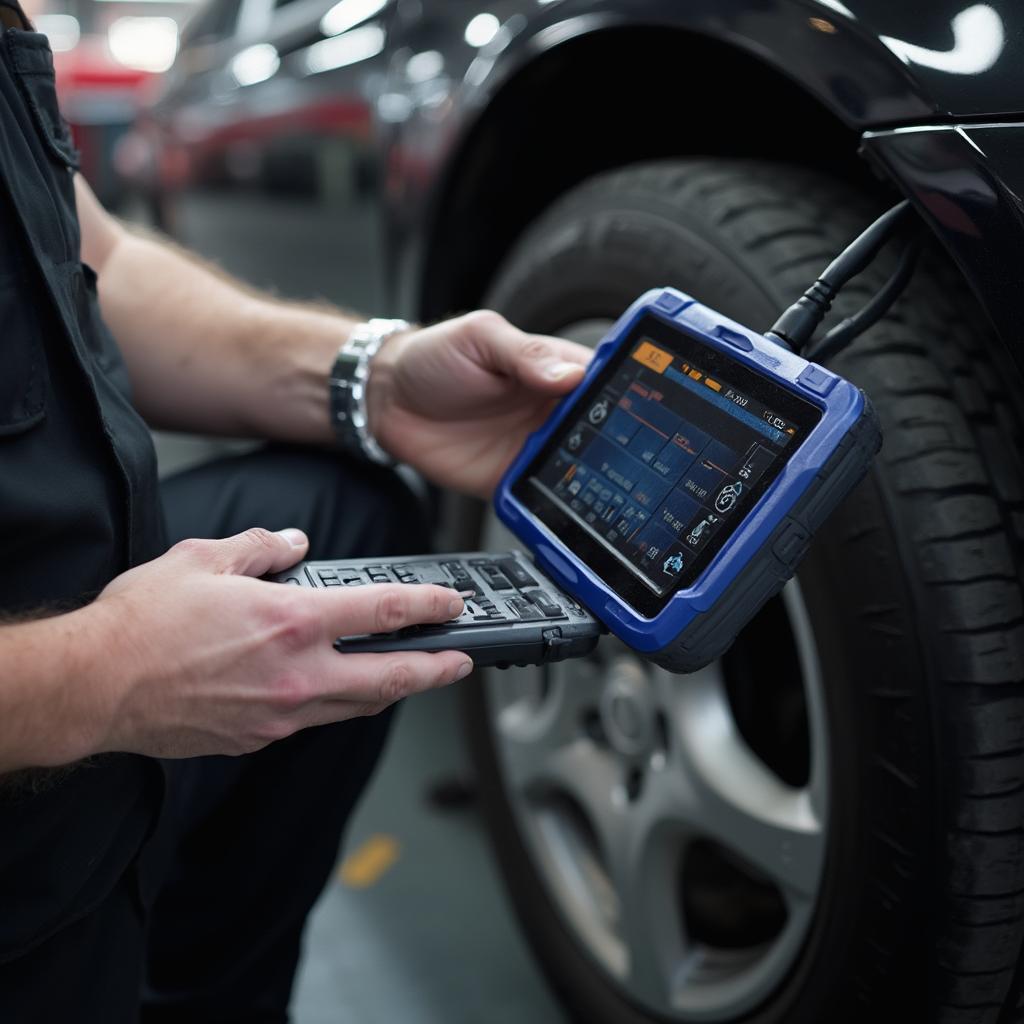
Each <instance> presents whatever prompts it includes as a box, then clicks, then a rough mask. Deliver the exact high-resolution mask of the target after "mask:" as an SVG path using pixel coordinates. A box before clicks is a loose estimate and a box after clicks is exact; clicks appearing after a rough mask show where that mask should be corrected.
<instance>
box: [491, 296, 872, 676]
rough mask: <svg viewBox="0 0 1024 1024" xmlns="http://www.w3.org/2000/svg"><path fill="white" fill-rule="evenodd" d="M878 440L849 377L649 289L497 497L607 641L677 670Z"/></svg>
mask: <svg viewBox="0 0 1024 1024" xmlns="http://www.w3.org/2000/svg"><path fill="white" fill-rule="evenodd" d="M880 443H881V434H880V431H879V427H878V421H877V418H876V416H875V414H874V412H873V410H872V408H871V404H870V402H869V401H868V399H867V398H866V396H865V395H864V394H863V392H861V391H860V390H859V389H858V388H856V387H855V386H854V385H853V384H851V383H849V382H848V381H846V380H844V379H843V378H841V377H839V376H837V375H836V374H834V373H832V372H830V371H829V370H826V369H824V368H823V367H821V366H818V365H816V364H814V363H809V362H807V360H805V359H802V358H801V357H800V356H798V355H796V354H794V353H792V352H790V351H788V350H787V349H786V348H784V347H783V346H781V345H779V344H778V343H777V342H774V341H770V340H768V339H767V338H766V337H764V336H763V335H760V334H758V333H756V332H754V331H750V330H748V329H747V328H745V327H743V326H741V325H740V324H738V323H736V322H734V321H732V320H730V319H728V318H727V317H723V316H721V315H720V314H718V313H715V312H713V311H712V310H710V309H708V308H707V307H706V306H702V305H701V304H700V303H698V302H696V301H695V300H694V299H692V298H690V297H689V296H687V295H684V294H682V293H681V292H678V291H675V290H673V289H671V288H664V289H661V290H656V291H652V292H648V293H647V294H646V295H644V296H642V297H641V298H640V299H639V300H637V302H635V303H634V304H633V305H632V306H631V307H630V309H629V310H627V312H626V313H625V314H624V315H623V317H622V318H621V319H620V320H619V322H618V323H617V324H616V326H615V328H614V329H613V330H612V332H611V333H610V334H609V335H608V336H607V337H606V338H605V340H604V341H602V342H601V344H600V345H599V346H598V348H597V351H596V353H595V355H594V360H593V362H592V363H591V365H590V367H589V369H588V371H587V374H586V377H585V378H584V380H583V381H582V383H581V384H580V386H579V387H578V388H577V389H576V391H575V392H574V393H573V394H572V395H571V396H570V397H569V398H568V399H567V400H566V401H564V402H563V403H562V404H561V405H560V406H559V407H558V409H557V410H556V411H555V413H554V414H553V415H552V417H551V418H550V420H549V421H548V422H547V423H546V424H545V425H544V427H543V428H542V429H541V430H540V431H538V432H537V433H536V434H535V435H533V436H532V437H531V438H530V440H529V441H528V442H527V444H526V445H525V447H524V448H523V450H522V452H521V453H520V454H519V456H518V457H517V458H516V460H515V462H514V463H513V464H512V466H511V467H510V468H509V470H508V472H507V474H506V475H505V478H504V479H503V481H502V483H501V485H500V487H499V488H498V493H497V495H496V498H495V507H496V509H497V513H498V516H499V517H500V518H501V520H502V521H503V522H504V523H505V525H506V526H507V527H508V528H509V529H510V530H511V531H512V532H513V533H514V534H515V535H516V536H517V537H518V538H519V539H520V540H521V541H522V542H523V544H524V545H525V547H526V548H528V549H529V551H530V552H531V553H532V554H533V556H534V558H535V560H536V564H537V565H538V567H539V568H541V569H542V570H543V571H544V572H545V573H547V574H548V575H549V576H550V577H551V578H552V579H553V580H554V581H555V582H556V583H557V584H558V585H559V586H560V587H561V588H562V589H564V590H565V591H566V592H567V593H569V594H571V595H572V596H573V597H574V598H575V599H577V600H578V601H579V602H580V603H581V604H582V605H583V606H584V607H586V608H587V609H589V610H590V611H591V612H592V613H593V614H594V615H595V616H596V617H597V618H598V619H600V620H601V622H602V623H603V624H604V625H605V626H607V628H608V629H609V630H610V631H611V632H612V633H614V634H615V635H616V636H618V637H619V638H620V639H621V640H623V641H624V642H625V643H626V644H628V645H629V646H630V647H631V648H633V649H634V650H636V651H638V652H640V653H642V654H644V655H646V656H647V657H648V658H650V659H651V660H652V661H654V662H656V663H658V664H660V665H662V666H664V667H665V668H668V669H671V670H673V671H678V672H690V671H694V670H695V669H698V668H701V667H702V666H704V665H706V664H707V663H708V662H710V661H712V660H713V659H715V658H717V657H718V656H719V655H721V654H722V653H723V652H724V651H725V650H726V648H727V647H728V646H729V645H730V644H731V642H732V641H733V639H734V638H735V637H736V634H737V633H739V631H740V630H741V629H742V628H743V627H744V626H745V625H746V624H747V622H749V621H750V619H751V618H752V617H753V616H754V614H755V613H756V612H757V610H758V609H759V608H760V607H761V606H762V605H763V604H764V603H765V601H767V600H768V598H770V597H771V596H772V595H773V594H775V593H777V592H778V591H779V590H780V589H781V587H782V586H783V584H784V583H785V582H786V581H787V580H788V579H789V578H790V577H791V576H792V575H793V572H794V570H795V569H796V566H797V564H798V563H799V561H800V559H801V558H802V557H803V555H804V553H805V552H806V550H807V547H808V545H809V543H810V541H811V538H812V537H813V536H814V534H815V532H816V531H817V530H818V529H819V528H820V527H821V526H822V524H823V523H824V522H825V520H826V518H827V517H828V515H829V513H830V512H831V511H832V510H833V509H834V508H835V507H836V505H838V504H839V502H840V501H842V499H843V498H844V497H845V496H846V495H847V494H848V493H849V491H850V490H851V489H852V488H853V486H854V485H855V484H856V483H857V482H858V481H859V480H860V479H861V477H862V476H863V475H864V473H865V472H866V470H867V468H868V466H869V465H870V463H871V460H872V458H873V457H874V455H875V453H876V452H877V451H878V448H879V446H880Z"/></svg>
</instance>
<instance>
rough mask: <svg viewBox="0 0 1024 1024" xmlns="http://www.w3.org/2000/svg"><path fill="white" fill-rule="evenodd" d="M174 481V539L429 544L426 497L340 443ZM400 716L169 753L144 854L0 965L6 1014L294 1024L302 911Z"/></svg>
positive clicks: (317, 549)
mask: <svg viewBox="0 0 1024 1024" xmlns="http://www.w3.org/2000/svg"><path fill="white" fill-rule="evenodd" d="M162 494H163V500H164V506H165V512H166V516H167V521H168V527H169V536H170V539H171V541H172V542H173V541H175V540H179V539H181V538H184V537H224V536H229V535H231V534H233V533H237V532H239V531H241V530H243V529H246V528H248V527H250V526H264V527H266V528H268V529H271V530H277V529H281V528H283V527H285V526H298V527H300V528H302V529H304V530H305V531H306V532H307V533H308V534H309V537H310V541H311V547H310V557H311V558H316V557H320V558H328V557H335V556H348V555H358V556H363V555H366V556H372V555H386V554H408V553H414V552H416V551H424V550H427V547H426V545H427V542H428V536H427V535H428V527H427V524H426V522H425V519H426V516H425V513H424V510H423V507H422V505H421V504H420V503H419V502H418V501H417V500H416V499H415V498H414V497H413V496H412V494H411V493H410V491H409V490H408V489H407V488H406V487H405V485H404V484H403V483H402V482H401V481H400V480H399V479H398V478H397V477H395V476H394V475H393V474H391V473H389V472H386V471H383V470H378V469H376V468H375V467H369V466H365V465H353V464H351V463H346V462H344V461H343V460H341V459H339V458H337V457H335V456H333V455H330V454H321V453H315V452H310V451H306V450H302V449H295V448H288V447H276V446H275V447H271V448H267V449H264V450H261V451H258V452H254V453H251V454H247V455H243V456H240V457H233V458H228V459H222V460H218V461H216V462H213V463H209V464H207V465H204V466H201V467H199V468H196V469H193V470H189V471H186V472H185V473H182V474H179V475H178V476H175V477H172V478H170V479H168V480H166V481H164V483H163V486H162ZM112 656H116V652H112ZM389 720H390V715H389V714H388V713H384V714H382V715H378V716H376V717H372V718H362V719H356V720H353V721H349V722H344V723H340V724H337V725H329V726H322V727H319V728H315V729H308V730H305V731H304V732H301V733H298V734H296V735H294V736H292V737H290V738H288V739H286V740H283V741H281V742H279V743H275V744H273V745H271V746H270V747H267V748H266V749H264V750H262V751H259V752H258V753H255V754H249V755H246V756H244V757H238V758H231V757H202V758H193V759H190V760H183V761H168V762H166V768H167V773H166V775H167V792H166V798H165V803H164V807H163V812H162V815H161V818H160V823H159V826H158V828H157V830H156V832H155V834H154V836H153V838H152V839H151V840H150V841H149V843H148V844H147V846H146V847H145V848H144V850H143V853H142V856H141V857H140V859H139V861H137V862H136V864H135V865H133V868H132V870H131V871H130V872H129V874H128V875H126V876H125V877H124V878H122V880H121V882H120V883H119V884H118V886H117V887H116V888H115V889H114V891H113V892H111V894H110V896H109V897H108V898H107V899H106V900H105V901H104V902H103V903H102V904H101V905H100V906H99V907H98V908H97V909H96V910H95V911H94V912H93V913H91V914H89V915H88V916H87V917H85V918H84V919H81V920H79V921H77V922H75V923H74V924H73V925H71V926H69V927H68V928H66V929H64V930H62V931H60V932H58V933H57V934H56V935H54V936H52V937H51V938H50V939H48V940H47V941H46V942H44V943H43V944H42V945H41V946H39V947H37V948H35V949H34V950H33V951H32V952H31V953H29V954H27V955H26V956H24V957H22V958H20V959H18V960H15V961H13V962H11V963H8V964H5V965H3V966H2V967H0V1018H2V1019H3V1020H4V1021H11V1022H12V1024H13V1022H17V1024H30V1022H39V1024H44V1022H45V1024H53V1022H56V1021H62V1022H63V1021H67V1022H72V1021H74V1022H75V1024H128V1022H135V1021H139V1020H141V1021H142V1022H144V1024H171V1022H174V1024H213V1022H217V1024H279V1022H284V1021H287V1020H288V1014H287V1006H288V1001H289V997H290V993H291V986H292V979H293V975H294V972H295V967H296V963H297V960H298V955H299V946H300V939H301V934H302V929H303V924H304V922H305V919H306V915H307V914H308V912H309V910H310V908H311V906H312V905H313V903H314V901H315V900H316V898H317V896H318V894H319V893H320V891H321V889H322V888H323V886H324V883H325V881H326V879H327V878H328V876H329V874H330V872H331V869H332V867H333V865H334V862H335V858H336V856H337V850H338V845H339V841H340V838H341V834H342V830H343V828H344V825H345V822H346V819H347V818H348V816H349V814H350V812H351V811H352V809H353V806H354V805H355V803H356V800H357V798H358V796H359V793H360V791H361V790H362V788H363V786H364V785H365V783H366V781H367V779H368V778H369V775H370V773H371V771H372V769H373V767H374V764H375V762H376V760H377V757H378V755H379V753H380V750H381V747H382V745H383V742H384V739H385V736H386V733H387V729H388V724H389ZM80 770H88V769H87V768H84V769H80ZM353 941H358V936H353Z"/></svg>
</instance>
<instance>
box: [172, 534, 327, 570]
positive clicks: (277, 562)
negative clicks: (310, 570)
mask: <svg viewBox="0 0 1024 1024" xmlns="http://www.w3.org/2000/svg"><path fill="white" fill-rule="evenodd" d="M176 547H177V548H179V549H184V550H185V551H186V552H187V553H188V554H192V555H194V556H195V557H197V558H198V559H199V560H200V561H201V562H202V563H203V564H204V565H206V566H207V567H209V568H210V569H212V570H213V571H214V572H219V573H225V574H237V575H242V576H262V575H263V574H264V573H268V572H280V571H281V570H282V569H287V568H288V567H289V566H290V565H294V564H295V563H296V562H297V561H299V559H300V558H302V557H303V555H305V554H306V551H307V550H308V548H309V540H308V539H307V538H306V535H305V534H304V533H303V532H302V531H301V530H296V529H294V528H291V527H289V528H288V529H285V530H280V531H278V532H277V533H271V531H270V530H264V529H263V528H262V527H258V526H254V527H253V528H252V529H250V530H246V531H245V532H244V533H238V534H235V536H234V537H227V538H225V539H224V540H191V541H184V542H183V543H182V544H180V545H176Z"/></svg>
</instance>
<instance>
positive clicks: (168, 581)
mask: <svg viewBox="0 0 1024 1024" xmlns="http://www.w3.org/2000/svg"><path fill="white" fill-rule="evenodd" d="M0 23H2V28H0V224H2V234H0V345H2V350H3V356H2V359H3V362H2V371H0V523H2V525H3V530H2V534H0V551H2V564H3V576H2V581H0V609H2V610H3V612H4V613H5V619H4V625H3V626H2V627H0V665H2V666H3V673H2V676H0V773H3V774H2V776H0V1018H2V1019H3V1020H4V1021H11V1022H17V1024H26V1022H30V1021H45V1022H47V1024H50V1022H54V1021H68V1022H71V1021H74V1022H76V1024H83V1022H85V1024H87V1022H92V1021H95V1022H102V1024H120V1022H126V1021H134V1020H137V1019H139V1015H140V1014H141V1019H142V1020H144V1021H146V1022H156V1021H180V1022H188V1024H202V1022H206V1021H217V1022H219V1024H224V1022H228V1021H234V1022H251V1024H256V1022H261V1024H262V1022H274V1021H284V1020H286V1019H287V1004H288V999H289V994H290V990H291V985H292V979H293V974H294V970H295V966H296V962H297V959H298V954H299V942H300V936H301V931H302V927H303V922H304V920H305V917H306V915H307V913H308V911H309V909H310V907H311V905H312V904H313V902H314V900H315V899H316V897H317V895H318V893H319V891H320V889H321V888H322V886H323V884H324V882H325V880H326V878H327V876H328V873H329V871H330V870H331V867H332V865H333V863H334V859H335V856H336V853H337V847H338V843H339V840H340V836H341V832H342V828H343V826H344V823H345V819H346V817H347V815H348V814H349V812H350V810H351V809H352V806H353V804H354V802H355V800H356V798H357V797H358V794H359V791H360V789H361V787H362V786H363V784H364V783H365V781H366V779H367V777H368V775H369V773H370V771H371V769H372V766H373V764H374V761H375V759H376V758H377V755H378V752H379V751H380V748H381V744H382V742H383V739H384V736H385V732H386V729H387V723H388V719H389V715H388V713H387V710H386V709H387V708H388V707H389V706H390V705H392V704H393V702H394V701H395V700H396V699H398V698H400V697H402V696H405V695H408V694H411V693H415V692H418V691H422V690H425V689H428V688H430V687H435V686H440V685H443V684H446V683H449V682H451V681H453V680H455V679H458V678H461V677H463V676H465V675H466V674H467V673H468V672H469V671H470V669H471V663H470V661H469V659H468V658H467V657H466V655H464V654H461V653H459V652H454V651H452V652H445V653H440V654H425V653H409V654H402V655H384V654H377V655H373V654H359V655H341V654H338V653H337V652H335V651H334V650H333V649H332V647H331V641H332V639H333V638H334V637H336V636H338V635H342V634H346V633H357V632H363V631H377V630H386V629H393V628H397V627H401V626H403V625H407V624H414V623H424V622H435V621H443V620H445V619H448V618H450V617H453V616H455V615H457V614H458V613H459V612H460V610H461V608H462V600H461V598H460V597H458V596H457V595H455V594H454V593H453V592H452V591H451V590H446V589H444V588H442V587H432V586H420V585H410V586H401V585H399V584H394V585H381V586H378V587H365V588H355V589H353V590H351V591H345V592H342V593H338V592H336V591H305V590H301V591H300V590H299V589H298V588H292V587H287V586H283V585H281V584H276V583H269V582H265V581H262V580H259V579H257V578H256V577H259V576H261V575H263V574H265V573H267V572H271V571H276V570H280V569H283V568H286V567H287V566H289V565H290V564H292V563H294V562H295V561H297V560H298V559H300V558H303V557H305V556H307V554H308V555H309V556H310V557H321V558H324V557H344V556H352V555H360V556H362V555H373V554H402V553H405V552H414V551H419V550H426V545H427V544H428V530H427V528H426V526H425V525H424V522H423V519H424V518H425V516H424V515H423V514H419V513H417V512H416V511H415V510H416V509H417V507H418V506H417V502H416V501H415V500H414V498H413V497H412V495H411V493H410V492H409V491H408V490H407V489H406V488H405V485H404V484H403V483H402V482H401V481H400V479H399V478H398V476H396V475H395V474H394V473H393V472H392V471H391V470H390V469H387V468H384V467H382V466H378V465H374V464H372V462H371V461H367V460H363V461H359V460H358V459H357V458H353V457H352V451H355V450H358V451H363V450H366V445H367V443H368V442H367V438H368V437H375V438H376V440H377V442H379V444H380V446H382V448H383V449H384V451H386V452H387V453H389V454H390V455H391V456H393V457H394V458H395V459H398V460H401V461H403V462H406V463H408V464H410V465H411V466H413V467H415V468H416V469H417V470H419V471H420V472H421V473H422V474H423V475H425V476H426V477H427V478H428V479H429V480H431V481H433V482H435V483H437V484H439V485H441V486H444V487H452V488H456V489H458V490H461V491H463V492H466V493H469V494H474V495H479V496H487V495H489V493H490V492H491V490H492V488H493V487H494V485H495V483H496V482H497V480H498V478H499V475H500V473H501V472H502V470H503V468H504V467H505V465H506V463H507V462H508V461H509V460H510V459H511V457H512V455H513V454H514V453H515V451H516V450H517V449H518V447H519V446H520V444H521V442H522V440H523V438H524V436H525V434H526V433H527V432H528V431H529V430H531V429H533V428H534V427H536V426H537V425H538V424H539V423H540V422H541V420H542V419H543V417H544V416H545V415H546V413H547V411H548V410H549V409H550V407H551V404H552V402H553V401H554V399H555V398H556V397H557V396H559V395H561V394H563V393H564V392H566V391H568V390H569V389H570V388H572V387H573V386H574V385H575V384H576V383H578V381H579V379H580V376H581V373H582V370H581V367H582V365H583V364H585V363H586V361H587V358H588V352H587V351H586V350H585V349H583V348H580V347H578V346H575V345H572V344H570V343H568V342H564V341H559V340H558V339H554V338H545V337H538V336H531V335H526V334H523V333H522V332H520V331H519V330H517V329H516V328H514V327H512V326H511V325H510V324H508V323H507V322H506V321H505V320H503V319H502V318H501V317H500V316H498V315H497V314H495V313H491V312H487V311H478V312H475V313H470V314H468V315H466V316H462V317H459V318H457V319H453V320H449V321H447V322H444V323H440V324H437V325H434V326H431V327H427V328H423V329H411V328H410V329H407V330H397V331H393V332H392V333H391V334H390V336H388V337H387V338H386V340H385V341H384V342H383V345H382V347H381V348H380V350H379V352H378V354H377V355H376V356H375V357H374V359H373V362H372V374H371V376H370V378H369V384H368V391H367V398H366V400H367V406H368V415H369V423H368V431H369V433H368V434H367V433H366V432H365V431H364V432H363V433H361V434H359V433H358V432H356V433H352V432H351V429H350V431H349V432H346V433H345V434H344V435H343V437H342V441H343V442H344V444H343V447H345V448H347V449H350V451H349V452H347V453H346V452H344V451H342V452H341V453H338V452H333V453H332V452H331V451H330V450H329V448H330V445H331V442H332V439H334V433H333V428H332V422H331V415H330V414H329V411H328V408H329V407H328V400H327V396H328V376H329V373H330V372H331V368H332V366H333V365H334V361H335V357H336V355H337V353H338V349H339V345H340V344H341V343H342V342H344V341H345V340H346V338H347V337H348V336H349V335H350V333H351V332H353V331H354V330H355V329H356V328H357V325H356V323H355V321H354V320H353V319H351V318H349V317H346V316H344V315H342V314H340V313H338V312H334V311H330V310H327V309H311V308H307V307H300V306H295V305H287V304H284V303H281V302H277V301H272V300H270V299H268V298H265V297H262V296H260V295H257V294H255V293H252V292H250V291H247V290H245V289H244V288H242V287H241V286H239V285H237V284H235V283H232V282H231V281H228V280H226V279H225V278H224V277H223V276H222V275H220V274H218V273H216V272H214V271H211V270H210V269H208V268H205V267H203V266H202V265H200V264H199V263H198V262H197V261H196V260H194V259H192V258H190V257H189V256H188V255H186V254H185V253H183V252H181V251H178V250H175V249H174V248H172V247H171V246H170V245H168V244H164V243H160V242H157V241H154V240H152V239H149V238H146V237H142V236H139V235H136V234H134V233H132V232H130V231H129V230H127V229H126V228H125V227H124V226H122V225H121V224H120V223H118V222H117V221H115V220H114V219H113V218H111V217H110V216H109V215H108V214H107V213H106V212H105V211H104V210H102V208H101V207H100V206H99V204H98V203H97V201H96V199H95V197H94V196H93V194H92V193H91V192H90V190H89V188H88V186H87V185H86V184H85V183H84V182H83V181H82V179H81V178H80V177H79V176H78V175H77V174H76V173H75V167H76V163H75V153H74V150H73V149H72V147H71V145H70V140H69V137H68V134H67V129H66V126H65V125H64V124H63V122H62V120H61V118H60V115H59V113H58V110H57V106H56V98H55V92H54V84H53V63H52V56H51V53H50V50H49V47H48V44H47V43H46V40H45V38H44V37H43V36H41V35H38V34H35V33H33V32H31V31H28V29H29V28H30V26H29V23H28V22H27V20H26V18H25V16H24V14H23V12H22V11H21V9H20V8H19V7H18V6H16V0H0ZM82 260H84V261H85V263H83V262H81V261H82ZM90 267H91V268H95V272H96V273H95V274H94V272H93V270H91V269H90ZM96 275H98V281H99V286H98V294H97V290H96V283H97V276H96ZM100 310H102V319H101V316H100ZM105 325H109V330H108V328H107V326H105ZM115 339H116V344H115ZM122 357H123V358H122ZM136 409H137V410H138V411H137V412H136ZM146 422H148V423H150V424H155V425H159V426H162V427H166V428H171V429H181V430H188V431H199V432H205V433H210V434H226V435H246V436H251V437H260V438H266V439H268V440H270V441H271V442H273V443H272V444H271V445H269V446H268V447H266V448H264V449H262V450H260V451H257V452H253V453H249V454H246V455H243V456H240V457H234V458H229V459H222V460H220V461H218V462H216V463H211V464H209V465H206V466H203V467H199V468H198V469H195V470H192V471H189V472H186V473H184V474H181V475H179V476H178V477H176V478H172V479H170V480H167V481H164V482H163V484H159V483H158V481H157V475H156V466H155V460H154V453H153V446H152V443H151V440H150V435H149V431H148V429H147V426H146ZM357 434H358V436H356V435H357ZM353 437H355V438H356V441H358V443H356V441H353ZM183 538H192V539H185V540H183ZM195 538H205V539H195ZM213 538H226V539H213ZM307 538H308V539H307ZM173 540H179V541H180V542H179V543H176V544H175V545H174V546H173V547H171V548H170V549H169V550H168V544H169V543H170V542H171V541H173ZM382 711H383V712H384V713H379V712H382ZM200 755H244V756H236V757H224V756H200ZM166 759H173V760H166ZM351 941H353V942H358V941H359V937H358V936H355V935H354V936H352V937H351ZM385 969H386V968H385ZM143 979H145V983H144V982H143Z"/></svg>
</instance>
